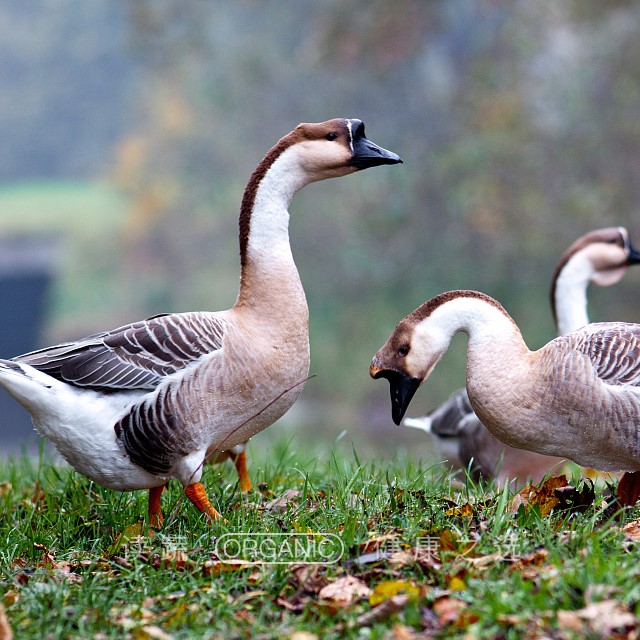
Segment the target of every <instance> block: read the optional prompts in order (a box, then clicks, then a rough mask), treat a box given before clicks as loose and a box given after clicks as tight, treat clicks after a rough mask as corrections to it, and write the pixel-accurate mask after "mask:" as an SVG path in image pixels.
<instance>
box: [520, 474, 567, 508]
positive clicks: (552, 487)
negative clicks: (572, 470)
mask: <svg viewBox="0 0 640 640" xmlns="http://www.w3.org/2000/svg"><path fill="white" fill-rule="evenodd" d="M568 484H569V482H568V481H567V477H566V476H554V477H551V478H547V479H546V480H545V481H544V482H543V483H542V484H541V485H540V487H535V486H533V485H527V486H526V487H524V489H521V490H520V491H519V492H518V493H517V494H516V495H515V496H514V497H513V499H512V500H511V505H510V511H511V513H517V511H518V509H519V508H520V506H521V505H524V507H525V509H526V508H527V507H530V506H534V505H538V506H539V507H540V515H541V516H542V517H543V518H544V517H546V516H548V515H549V514H550V513H551V512H552V511H553V509H554V508H555V507H557V506H558V504H559V503H560V498H559V497H558V496H557V495H556V490H557V489H560V488H561V487H566V486H568Z"/></svg>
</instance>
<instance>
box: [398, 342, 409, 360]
mask: <svg viewBox="0 0 640 640" xmlns="http://www.w3.org/2000/svg"><path fill="white" fill-rule="evenodd" d="M408 353H409V345H408V344H403V345H402V346H401V347H400V348H399V349H398V355H399V356H400V357H401V358H404V357H405V356H406V355H407V354H408Z"/></svg>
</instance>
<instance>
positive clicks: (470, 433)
mask: <svg viewBox="0 0 640 640" xmlns="http://www.w3.org/2000/svg"><path fill="white" fill-rule="evenodd" d="M639 263H640V253H638V252H637V251H636V250H635V249H634V248H633V247H632V245H631V242H630V240H629V234H628V232H627V230H626V229H625V228H624V227H607V228H603V229H595V230H594V231H590V232H589V233H586V234H584V235H583V236H581V237H580V238H578V239H577V240H576V241H575V242H574V243H573V244H572V245H571V246H570V247H569V248H568V249H567V250H566V251H565V252H564V253H563V254H562V256H561V257H560V260H559V261H558V264H557V266H556V268H555V271H554V274H553V278H552V282H551V292H550V298H551V310H552V314H553V319H554V322H555V325H556V328H557V330H558V334H559V335H562V334H565V333H569V332H571V331H574V330H575V329H579V328H580V327H583V326H584V325H586V324H588V323H589V319H588V316H587V288H588V287H589V284H590V283H593V284H595V285H598V286H601V287H607V286H611V285H614V284H616V283H618V282H619V281H620V280H621V279H622V278H623V277H624V275H625V273H626V271H627V268H628V267H629V266H630V265H633V264H639ZM402 424H403V425H404V426H408V427H415V428H417V429H422V430H424V431H427V432H430V433H432V434H433V436H434V440H435V442H436V446H437V447H438V450H439V452H440V454H441V456H442V458H443V459H447V460H449V462H450V463H451V465H452V466H453V467H456V468H462V469H466V468H468V467H469V465H470V464H473V468H472V470H473V472H474V475H475V476H476V477H478V476H482V477H484V478H492V477H495V478H496V479H497V480H498V481H499V482H501V483H504V482H505V481H507V479H510V480H515V481H517V482H523V481H525V480H526V479H527V478H531V479H532V480H533V481H534V482H539V481H540V480H541V479H542V477H543V476H544V475H545V473H547V472H548V470H549V469H550V468H551V467H553V466H554V465H555V464H558V463H559V462H560V459H558V458H553V457H550V456H543V455H541V454H539V453H535V452H533V451H523V450H522V449H514V448H513V447H510V446H508V445H507V444H505V443H503V442H500V440H498V439H497V438H495V437H494V436H492V435H491V433H490V432H489V431H488V429H487V428H486V427H485V426H484V425H483V424H482V422H481V421H480V419H479V418H478V416H476V414H475V412H474V411H473V407H472V406H471V404H470V402H469V398H468V396H467V390H466V389H460V390H459V391H457V392H455V393H454V394H453V395H452V396H451V397H450V398H449V399H448V400H447V401H446V402H444V403H443V404H442V405H440V406H439V407H438V408H436V409H435V410H434V411H432V412H431V413H430V414H428V415H426V416H423V417H421V418H405V419H404V421H403V423H402ZM472 461H473V462H472Z"/></svg>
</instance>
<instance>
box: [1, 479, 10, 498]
mask: <svg viewBox="0 0 640 640" xmlns="http://www.w3.org/2000/svg"><path fill="white" fill-rule="evenodd" d="M9 491H11V483H10V482H0V496H3V495H5V494H6V493H9Z"/></svg>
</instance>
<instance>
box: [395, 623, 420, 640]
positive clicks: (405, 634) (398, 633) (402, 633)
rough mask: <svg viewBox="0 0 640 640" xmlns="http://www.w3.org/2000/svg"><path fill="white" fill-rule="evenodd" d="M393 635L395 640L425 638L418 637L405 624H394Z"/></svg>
mask: <svg viewBox="0 0 640 640" xmlns="http://www.w3.org/2000/svg"><path fill="white" fill-rule="evenodd" d="M391 633H392V634H393V635H392V638H393V640H418V638H420V637H424V636H418V635H416V632H415V630H414V629H413V628H412V627H407V626H406V625H404V624H394V625H393V627H391Z"/></svg>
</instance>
